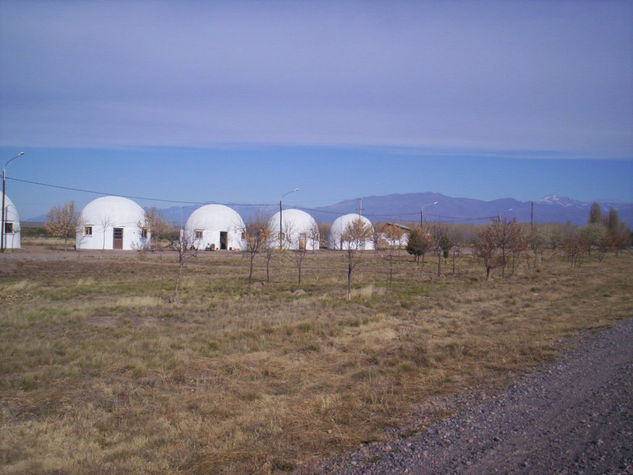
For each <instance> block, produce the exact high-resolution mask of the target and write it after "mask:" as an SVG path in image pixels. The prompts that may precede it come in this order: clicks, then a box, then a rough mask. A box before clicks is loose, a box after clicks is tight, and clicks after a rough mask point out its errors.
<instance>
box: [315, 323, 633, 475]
mask: <svg viewBox="0 0 633 475" xmlns="http://www.w3.org/2000/svg"><path fill="white" fill-rule="evenodd" d="M579 341H582V344H580V345H578V346H577V347H576V348H575V349H574V350H570V351H568V352H567V353H565V355H563V357H562V358H561V359H559V360H558V361H557V362H556V363H554V364H551V365H549V366H547V367H545V368H543V369H541V370H539V371H538V372H535V373H533V374H530V375H529V376H527V377H525V378H523V379H522V380H521V381H519V382H518V383H517V384H515V385H513V386H511V387H510V388H509V389H507V390H506V391H504V392H503V393H501V394H498V395H495V396H488V397H484V398H481V396H479V397H473V398H469V397H468V396H466V397H464V398H463V399H461V400H460V402H459V403H458V406H457V407H458V409H459V408H461V411H460V412H459V413H458V414H457V415H456V416H454V417H451V418H450V419H447V420H444V421H442V422H438V423H435V424H433V425H431V426H430V427H429V429H428V430H427V431H426V432H424V433H421V434H417V435H414V436H411V437H407V438H400V439H398V440H392V441H389V442H381V443H375V444H370V445H367V446H364V447H362V448H359V449H358V450H356V451H354V452H351V453H348V454H345V455H343V456H341V457H339V458H337V459H334V460H330V461H327V462H325V463H323V464H322V465H320V466H319V467H318V468H316V469H315V468H314V467H312V468H307V467H306V469H307V470H306V471H307V472H317V473H319V472H320V473H349V474H360V473H363V474H365V473H368V474H374V473H380V474H384V473H420V474H425V473H442V474H444V473H535V474H542V473H561V474H566V473H613V474H616V473H617V474H620V473H632V474H633V319H628V320H625V321H622V322H620V323H618V324H617V325H615V326H614V327H612V328H609V329H607V330H604V331H601V332H600V333H598V334H595V335H593V336H589V337H585V338H582V339H580V338H579Z"/></svg>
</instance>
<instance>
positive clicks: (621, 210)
mask: <svg viewBox="0 0 633 475" xmlns="http://www.w3.org/2000/svg"><path fill="white" fill-rule="evenodd" d="M600 205H601V206H602V209H603V212H604V213H605V214H606V213H608V211H609V209H610V208H615V209H616V210H617V211H618V215H619V216H620V219H621V220H622V221H624V222H626V223H627V224H628V225H629V227H633V203H626V202H618V201H603V202H600ZM227 206H230V207H231V208H233V209H234V210H235V211H237V212H238V213H239V214H240V215H241V216H242V217H243V218H244V220H245V221H246V220H248V219H250V218H252V217H254V216H257V215H260V216H262V217H264V218H268V217H270V216H272V215H273V214H274V213H276V212H277V211H279V207H278V206H276V205H264V204H253V205H244V204H232V203H227ZM362 206H363V215H364V216H367V217H368V218H369V219H370V220H372V221H375V222H400V223H404V222H419V220H420V211H422V214H423V218H424V220H425V221H426V220H428V221H442V222H450V223H473V224H482V223H487V222H489V221H490V220H492V219H494V218H496V217H497V216H500V217H507V218H516V219H517V220H518V221H523V222H529V221H530V213H531V202H529V201H518V200H515V199H513V198H502V199H498V200H492V201H483V200H475V199H470V198H453V197H450V196H446V195H442V194H440V193H431V192H423V193H404V194H393V195H385V196H368V197H365V198H363V202H362ZM590 206H591V203H590V202H584V201H578V200H574V199H571V198H567V197H564V196H558V195H550V196H546V197H544V198H542V199H540V200H538V201H534V221H535V222H537V223H552V222H559V223H566V222H568V221H570V222H572V223H574V224H577V225H582V224H585V223H586V222H587V220H588V217H589V208H590ZM358 207H359V200H358V199H353V200H346V201H341V202H339V203H335V204H332V205H329V206H321V207H318V208H300V209H303V210H304V211H306V212H308V213H310V214H311V215H312V216H314V218H315V219H316V220H317V221H320V222H331V221H333V220H334V219H336V218H337V217H338V216H341V215H342V214H346V213H355V212H358ZM196 208H198V206H184V207H180V206H176V207H170V208H165V209H163V210H162V211H163V214H164V216H165V218H167V219H168V220H169V221H171V222H172V223H173V224H175V225H179V224H180V223H181V222H182V223H183V224H184V223H185V222H186V221H187V218H188V217H189V215H190V214H191V213H192V212H193V211H194V210H195V209H196ZM43 220H44V217H43V216H38V217H36V218H32V219H29V220H28V221H43Z"/></svg>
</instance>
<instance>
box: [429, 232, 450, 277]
mask: <svg viewBox="0 0 633 475" xmlns="http://www.w3.org/2000/svg"><path fill="white" fill-rule="evenodd" d="M431 235H432V236H433V248H434V249H435V253H436V254H437V276H438V277H440V276H441V275H442V256H444V258H447V257H448V253H449V251H450V250H451V248H452V247H453V243H452V242H451V240H450V238H449V237H448V231H447V229H446V226H443V225H442V224H440V223H435V224H434V225H433V226H432V228H431Z"/></svg>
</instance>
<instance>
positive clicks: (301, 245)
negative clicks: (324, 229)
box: [299, 233, 308, 251]
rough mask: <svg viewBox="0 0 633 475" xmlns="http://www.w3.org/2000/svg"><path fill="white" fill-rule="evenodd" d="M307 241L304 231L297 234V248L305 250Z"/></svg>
mask: <svg viewBox="0 0 633 475" xmlns="http://www.w3.org/2000/svg"><path fill="white" fill-rule="evenodd" d="M307 241H308V236H307V234H306V233H301V234H299V249H301V250H302V251H305V249H306V242H307Z"/></svg>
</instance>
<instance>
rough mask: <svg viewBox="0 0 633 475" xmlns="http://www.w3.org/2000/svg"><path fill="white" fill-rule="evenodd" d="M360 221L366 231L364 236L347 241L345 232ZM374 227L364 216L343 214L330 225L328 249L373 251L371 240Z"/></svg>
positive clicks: (372, 241) (373, 244) (373, 245)
mask: <svg viewBox="0 0 633 475" xmlns="http://www.w3.org/2000/svg"><path fill="white" fill-rule="evenodd" d="M358 220H360V222H361V223H362V224H363V226H364V227H365V229H366V236H365V237H364V239H352V240H350V239H348V238H347V236H346V234H347V231H348V230H349V229H350V228H351V227H352V226H354V223H355V222H357V221H358ZM373 235H374V227H373V226H372V224H371V221H369V220H368V219H367V218H365V217H364V216H361V215H360V214H357V213H350V214H345V215H343V216H339V217H338V218H336V219H335V220H334V222H333V223H332V227H331V228H330V235H329V237H328V244H327V246H328V249H336V250H347V249H349V248H350V246H351V247H352V248H357V249H359V250H372V249H375V248H376V246H375V243H374V239H373Z"/></svg>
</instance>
